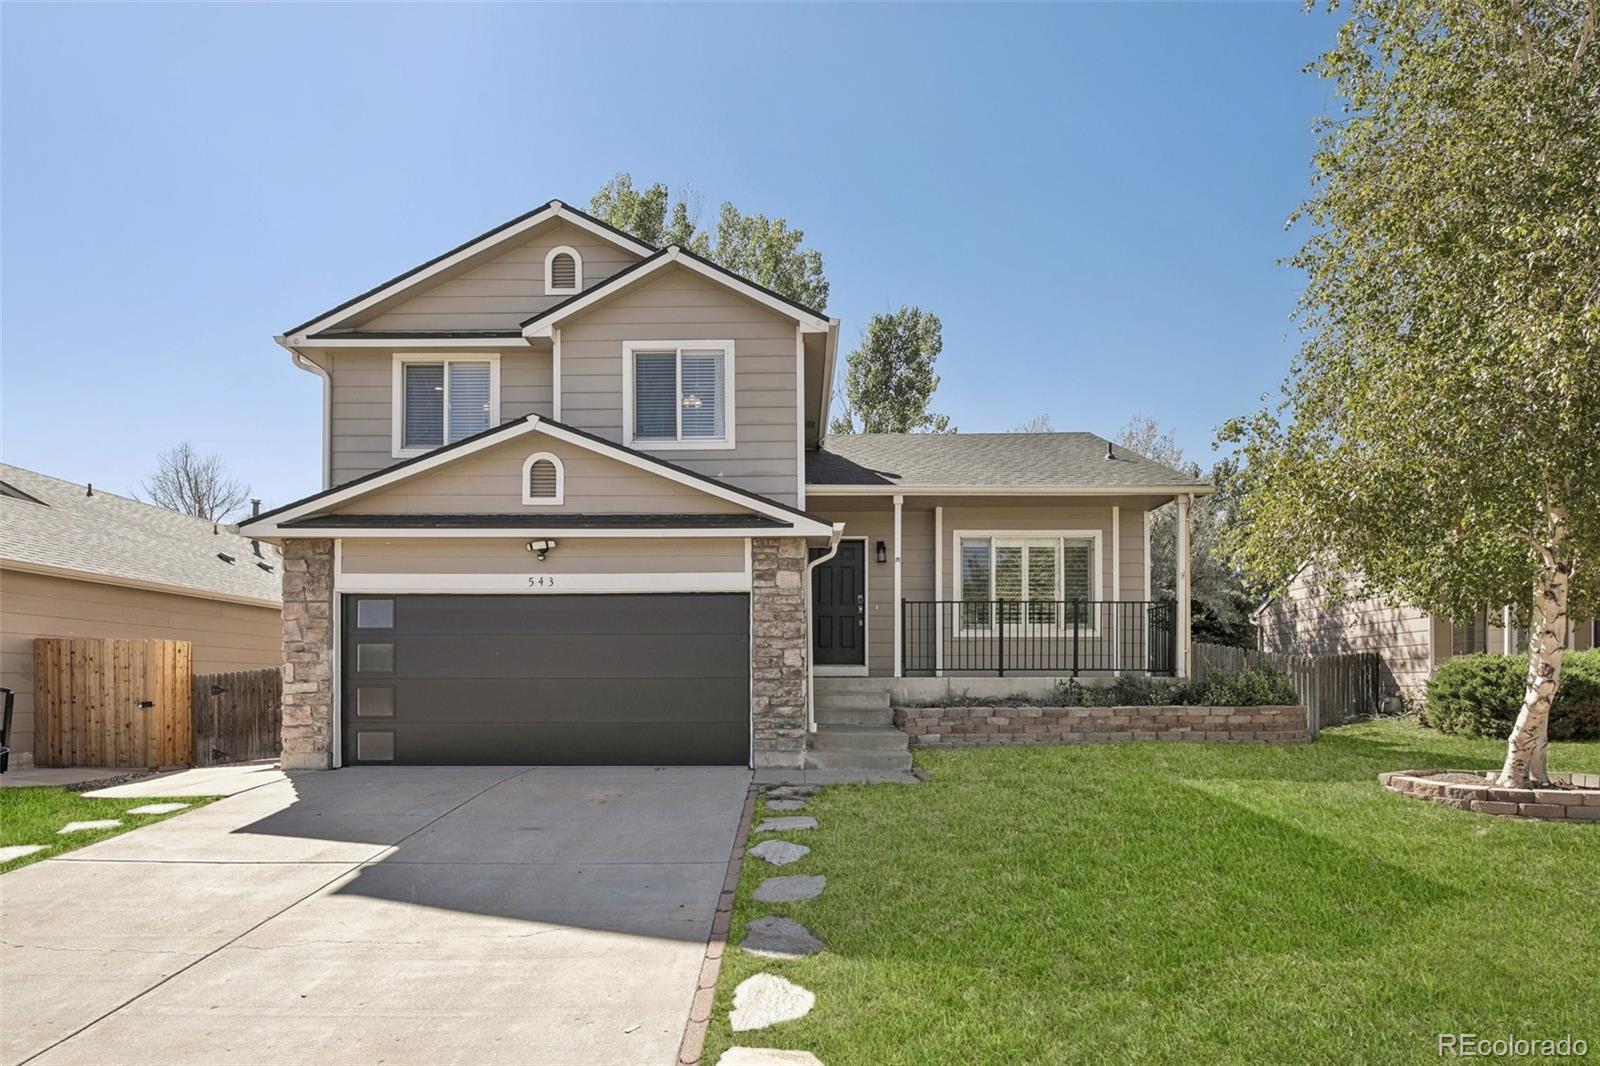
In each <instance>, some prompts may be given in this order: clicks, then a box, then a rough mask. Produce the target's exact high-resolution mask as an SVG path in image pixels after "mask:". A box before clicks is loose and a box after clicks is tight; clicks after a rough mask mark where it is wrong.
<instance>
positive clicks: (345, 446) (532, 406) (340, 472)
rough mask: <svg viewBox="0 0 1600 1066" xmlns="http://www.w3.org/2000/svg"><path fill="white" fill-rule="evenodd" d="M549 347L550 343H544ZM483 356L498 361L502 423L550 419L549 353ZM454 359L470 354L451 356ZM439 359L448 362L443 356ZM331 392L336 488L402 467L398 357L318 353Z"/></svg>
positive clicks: (509, 351)
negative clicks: (397, 430)
mask: <svg viewBox="0 0 1600 1066" xmlns="http://www.w3.org/2000/svg"><path fill="white" fill-rule="evenodd" d="M546 344H547V345H548V342H546ZM483 351H484V352H485V353H489V354H498V355H499V357H500V420H501V421H502V422H505V421H510V420H512V419H517V418H523V417H525V416H527V415H530V414H537V415H542V416H545V417H549V416H550V415H551V413H552V401H553V398H554V394H553V391H552V387H551V354H550V349H549V348H548V346H546V347H545V348H544V349H543V350H542V351H541V350H537V349H531V348H529V347H527V346H526V345H524V344H523V343H522V342H520V341H518V342H517V343H516V345H515V347H507V348H501V349H494V348H491V347H488V346H486V347H485V348H484V349H483ZM447 354H448V357H449V358H452V359H470V358H471V355H470V354H466V353H459V352H450V353H447ZM440 358H445V354H441V355H440ZM317 362H319V363H320V364H321V365H322V366H324V367H326V368H327V370H328V376H329V379H330V381H331V387H332V400H331V432H330V433H329V441H328V443H329V447H330V449H331V451H332V466H333V483H334V484H335V485H342V484H344V483H345V482H347V481H352V480H354V479H355V478H358V477H361V476H363V475H365V474H370V473H372V472H373V471H374V470H382V469H384V468H385V467H388V466H393V465H394V464H395V463H397V462H399V460H398V459H396V458H395V457H394V450H393V446H394V436H393V432H394V353H393V352H390V351H365V350H361V351H357V350H350V349H337V350H328V351H323V352H321V353H319V354H318V357H317Z"/></svg>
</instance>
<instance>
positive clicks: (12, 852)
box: [0, 844, 50, 862]
mask: <svg viewBox="0 0 1600 1066" xmlns="http://www.w3.org/2000/svg"><path fill="white" fill-rule="evenodd" d="M49 846H50V845H48V844H12V845H11V846H9V847H4V848H0V862H10V861H11V860H12V859H20V858H23V857H24V856H27V855H32V854H33V853H34V852H36V851H43V850H44V849H45V848H47V847H49Z"/></svg>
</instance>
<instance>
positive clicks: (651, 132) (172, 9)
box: [0, 3, 1335, 506]
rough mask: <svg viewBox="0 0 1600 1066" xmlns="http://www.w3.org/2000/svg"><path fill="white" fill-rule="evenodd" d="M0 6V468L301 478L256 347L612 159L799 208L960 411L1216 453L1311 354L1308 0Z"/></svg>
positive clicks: (301, 409)
mask: <svg viewBox="0 0 1600 1066" xmlns="http://www.w3.org/2000/svg"><path fill="white" fill-rule="evenodd" d="M3 11H4V13H3V16H0V18H3V26H0V30H3V57H0V58H3V86H0V88H3V95H4V102H3V108H4V111H3V116H0V118H3V142H0V149H3V159H4V163H3V166H4V188H3V201H0V208H3V213H4V218H3V222H4V228H3V235H0V253H3V268H4V294H3V307H0V310H3V315H4V318H3V325H0V331H3V332H0V342H3V356H0V394H3V400H0V418H3V421H0V452H3V454H4V457H5V459H6V460H7V461H8V462H13V463H18V464H21V465H23V466H28V467H32V468H35V469H38V470H42V471H45V472H47V473H51V474H56V475H59V476H63V477H68V478H71V479H74V480H78V481H89V480H92V481H94V482H95V483H97V484H100V485H103V486H104V487H106V488H109V489H113V490H115V491H128V490H131V489H135V488H137V486H138V484H139V482H140V480H141V478H142V477H143V476H145V475H146V474H147V473H148V472H149V471H150V469H151V468H152V467H153V465H154V462H155V457H156V455H157V454H158V453H159V452H160V451H161V450H162V449H164V448H166V447H167V446H169V445H171V444H173V443H175V442H177V441H179V440H182V439H186V438H187V439H189V440H192V441H193V442H194V443H195V444H196V445H197V446H199V447H200V448H201V449H203V450H206V451H215V452H219V453H221V454H222V455H223V456H224V457H225V458H226V459H227V461H228V463H229V464H230V465H231V466H232V467H233V469H234V470H235V471H236V472H237V473H238V474H240V475H241V476H242V477H244V478H245V479H246V480H248V481H249V482H250V483H251V484H252V485H253V486H254V488H255V490H256V494H257V495H260V496H262V497H264V498H265V499H266V500H267V502H268V505H269V506H271V505H272V504H274V503H280V502H284V501H286V500H288V499H291V498H294V497H296V496H299V495H302V494H304V493H307V492H310V491H314V490H315V489H316V488H318V487H319V485H318V471H319V462H320V459H319V448H320V439H321V438H320V430H319V426H318V420H319V417H320V412H321V408H320V400H319V391H318V390H319V388H320V383H319V382H318V381H317V379H315V378H313V377H311V376H310V375H307V374H304V373H302V372H300V371H297V370H295V369H293V368H292V367H291V366H290V363H289V358H288V356H287V354H286V353H285V352H284V351H283V350H282V349H280V348H278V347H277V346H276V345H275V344H273V342H272V339H271V338H272V336H273V334H275V333H277V332H279V331H281V330H282V329H284V328H285V327H288V326H291V325H293V324H295V323H297V322H299V321H301V320H303V319H305V318H306V317H308V316H309V315H311V314H313V313H315V312H317V311H320V310H322V309H324V308H326V307H329V306H332V305H333V304H336V303H339V302H341V301H342V300H344V299H346V298H347V297H350V296H353V295H355V294H356V293H357V292H360V291H362V290H364V289H366V288H368V287H370V286H371V285H373V284H375V283H377V282H379V281H382V280H384V279H386V278H388V277H390V276H392V275H394V274H396V273H398V272H400V271H401V270H403V269H406V268H408V267H410V266H413V265H415V264H416V263H418V262H421V261H422V260H424V259H427V258H430V257H432V256H433V255H435V254H437V253H438V252H440V251H443V250H444V249H446V248H448V247H451V246H453V245H455V244H457V243H459V242H460V241H462V240H464V239H466V238H467V237H469V236H472V235H474V234H476V233H478V232H481V231H482V230H484V229H487V228H489V227H490V226H493V225H495V224H498V223H499V222H501V221H504V220H505V219H507V218H510V217H512V216H514V215H517V214H519V213H521V212H523V211H525V210H527V209H528V208H530V207H532V206H534V205H536V204H538V203H541V202H544V201H546V200H549V199H551V198H553V197H555V198H561V199H564V200H567V201H569V202H572V203H575V204H578V205H580V206H586V205H587V203H588V199H589V197H590V196H591V195H592V194H593V192H594V191H595V190H596V189H597V188H598V187H599V186H600V185H602V184H603V183H604V182H605V181H606V180H607V179H608V178H609V177H610V176H611V175H612V174H613V173H614V172H616V171H622V170H626V171H630V172H631V173H632V174H633V175H634V177H635V179H636V181H638V182H641V183H644V182H649V181H657V180H659V181H665V182H667V183H669V184H670V185H673V186H674V187H676V186H679V185H682V184H684V183H689V184H692V185H693V186H694V187H695V188H696V189H698V190H699V191H700V192H701V193H702V194H703V195H704V197H705V201H706V212H705V215H704V217H705V219H706V220H708V221H709V220H711V219H712V218H713V217H714V212H715V210H716V206H717V204H719V203H720V202H721V201H723V200H732V201H733V202H734V203H736V204H738V205H739V206H740V207H741V208H742V209H744V210H746V211H763V212H766V213H768V214H773V215H781V216H784V217H786V218H787V219H788V220H789V221H790V223H791V224H794V225H798V226H800V227H802V228H803V229H804V230H805V232H806V240H807V243H808V245H810V246H812V247H815V248H818V249H820V250H821V251H822V252H823V254H824V256H825V259H826V265H827V273H828V277H829V280H830V281H831V283H832V289H833V295H832V298H831V300H830V302H829V308H828V309H829V311H830V312H831V313H833V314H835V315H838V316H839V317H841V318H842V319H843V322H844V327H843V329H844V334H843V340H842V344H841V348H842V349H844V350H846V351H847V350H848V349H849V348H851V347H853V346H854V344H855V341H856V339H857V337H858V333H859V330H860V327H861V325H862V324H863V323H864V322H865V320H866V318H867V317H868V316H869V315H871V314H872V313H873V312H876V311H881V310H885V309H890V308H894V307H897V306H899V305H900V304H902V303H915V304H920V305H921V306H922V307H923V308H925V309H928V310H932V311H934V312H936V313H937V314H938V315H939V316H940V317H941V318H942V319H943V322H944V354H943V356H942V358H941V360H940V372H941V374H942V376H943V383H942V384H941V386H940V389H939V392H938V394H937V396H936V397H935V404H934V406H935V408H936V409H937V410H940V411H943V412H945V413H948V414H950V415H951V416H952V417H953V419H954V421H955V422H956V424H957V425H958V426H959V427H960V428H961V429H963V430H967V431H978V430H1006V429H1011V428H1014V427H1015V426H1016V425H1018V424H1019V423H1021V422H1024V421H1026V420H1028V419H1029V418H1031V417H1033V416H1035V415H1038V414H1041V413H1048V414H1049V415H1050V416H1051V419H1052V420H1053V422H1054V424H1055V426H1056V427H1057V428H1058V429H1085V430H1090V431H1094V432H1098V433H1102V434H1106V435H1111V434H1114V433H1115V432H1116V431H1117V429H1118V428H1119V427H1120V426H1122V425H1123V424H1124V423H1125V422H1126V421H1127V420H1128V418H1129V417H1130V416H1132V415H1133V414H1135V413H1140V412H1142V413H1145V414H1149V415H1152V416H1154V417H1155V418H1157V419H1158V420H1160V421H1161V422H1162V423H1163V424H1165V425H1167V426H1170V427H1171V428H1173V429H1174V430H1175V431H1176V432H1177V434H1178V438H1179V442H1180V443H1181V444H1182V445H1183V446H1184V447H1185V449H1186V450H1187V451H1188V452H1189V453H1190V454H1191V455H1192V456H1194V457H1196V458H1199V459H1201V460H1202V461H1206V462H1209V444H1210V441H1211V437H1212V431H1213V429H1214V427H1215V426H1216V425H1217V424H1218V423H1219V422H1221V421H1222V420H1223V419H1224V418H1226V417H1228V416H1229V415H1231V414H1235V413H1240V412H1242V411H1245V410H1247V409H1249V408H1251V407H1252V406H1253V405H1254V403H1255V401H1256V398H1257V397H1258V396H1259V395H1260V394H1261V393H1262V392H1263V391H1266V390H1269V389H1273V388H1275V387H1276V384H1277V382H1278V381H1279V380H1280V379H1281V377H1282V375H1283V372H1284V370H1285V369H1286V367H1287V365H1288V360H1289V357H1290V355H1291V354H1292V351H1293V346H1294V343H1295V334H1294V329H1293V325H1292V323H1291V322H1290V320H1289V317H1288V316H1289V312H1290V311H1291V310H1292V306H1293V302H1294V299H1295V296H1296V294H1297V292H1298V289H1299V278H1298V276H1297V275H1296V274H1295V273H1294V272H1293V271H1292V270H1291V269H1289V268H1287V267H1284V266H1280V265H1278V260H1279V259H1280V258H1281V257H1282V256H1284V255H1285V254H1287V253H1289V252H1290V251H1292V249H1293V245H1294V237H1293V235H1292V234H1289V233H1286V232H1285V230H1284V220H1285V218H1286V217H1287V215H1288V213H1289V211H1290V210H1291V209H1292V207H1293V206H1294V204H1295V203H1296V202H1297V201H1298V200H1299V199H1300V198H1301V197H1302V196H1303V194H1304V193H1305V191H1306V188H1307V181H1308V178H1309V174H1310V170H1309V158H1310V152H1311V148H1312V134H1311V131H1310V124H1311V122H1312V120H1313V119H1314V118H1315V117H1316V115H1317V114H1319V113H1321V112H1322V111H1323V110H1324V109H1325V108H1326V107H1328V106H1329V104H1330V98H1329V96H1328V92H1327V89H1326V87H1325V86H1324V85H1323V84H1322V83H1321V82H1319V81H1317V80H1316V79H1315V78H1313V77H1311V76H1309V75H1306V74H1303V73H1301V68H1302V67H1303V66H1304V64H1305V63H1306V62H1307V61H1308V60H1310V59H1311V58H1313V57H1314V56H1315V55H1316V53H1317V52H1318V51H1319V50H1321V49H1322V48H1324V47H1325V46H1326V45H1327V44H1328V43H1329V42H1330V41H1331V38H1332V34H1333V32H1334V29H1335V22H1334V20H1333V19H1332V18H1330V17H1329V16H1327V15H1325V14H1314V15H1307V14H1305V13H1304V12H1303V11H1302V9H1301V6H1300V5H1299V4H1298V3H1281V4H1194V5H1177V4H1148V5H1145V4H1138V5H1134V4H1128V5H1082V6H1062V7H1037V6H1035V7H1001V6H983V7H957V6H941V7H931V6H929V7H912V6H893V7H888V6H885V7H843V6H807V7H774V6H760V7H757V6H748V7H734V6H711V7H649V8H645V7H622V6H589V7H554V6H531V5H530V6H516V5H498V6H468V5H452V6H394V7H380V6H364V5H339V6H335V5H326V6H314V5H281V6H244V5H198V4H195V5H183V6H156V5H126V6H112V7H99V6H86V5H42V4H41V5H28V6H23V5H16V4H11V5H6V6H5V7H4V9H3Z"/></svg>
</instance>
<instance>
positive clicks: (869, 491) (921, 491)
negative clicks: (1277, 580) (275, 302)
mask: <svg viewBox="0 0 1600 1066" xmlns="http://www.w3.org/2000/svg"><path fill="white" fill-rule="evenodd" d="M1216 491H1217V490H1216V487H1215V486H1213V485H1205V484H1196V485H895V484H883V485H830V484H812V483H810V482H807V484H806V495H808V496H1183V495H1191V496H1209V495H1211V494H1212V493H1214V492H1216Z"/></svg>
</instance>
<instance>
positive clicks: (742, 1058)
mask: <svg viewBox="0 0 1600 1066" xmlns="http://www.w3.org/2000/svg"><path fill="white" fill-rule="evenodd" d="M717 1066H822V1060H821V1059H819V1058H817V1057H816V1056H815V1055H813V1054H812V1053H811V1052H809V1051H783V1050H781V1049H779V1048H775V1047H740V1046H739V1045H737V1044H735V1045H734V1046H733V1047H731V1048H729V1049H728V1050H727V1051H724V1052H723V1053H722V1056H721V1057H720V1058H718V1059H717Z"/></svg>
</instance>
